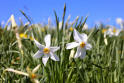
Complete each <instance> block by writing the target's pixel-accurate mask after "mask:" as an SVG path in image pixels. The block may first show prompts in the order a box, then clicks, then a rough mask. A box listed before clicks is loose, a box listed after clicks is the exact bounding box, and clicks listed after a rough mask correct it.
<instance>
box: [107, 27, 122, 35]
mask: <svg viewBox="0 0 124 83" xmlns="http://www.w3.org/2000/svg"><path fill="white" fill-rule="evenodd" d="M120 32H121V30H120V29H116V28H109V29H108V30H107V32H106V35H109V36H110V37H112V36H118V35H119V33H120Z"/></svg>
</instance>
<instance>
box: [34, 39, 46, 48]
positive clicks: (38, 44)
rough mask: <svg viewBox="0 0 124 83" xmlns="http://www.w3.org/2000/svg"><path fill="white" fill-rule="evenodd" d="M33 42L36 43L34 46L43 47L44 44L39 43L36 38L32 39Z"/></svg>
mask: <svg viewBox="0 0 124 83" xmlns="http://www.w3.org/2000/svg"><path fill="white" fill-rule="evenodd" d="M34 43H35V44H36V46H37V47H38V48H39V49H40V50H42V49H43V48H44V45H42V44H40V43H39V42H38V41H37V40H35V39H34Z"/></svg>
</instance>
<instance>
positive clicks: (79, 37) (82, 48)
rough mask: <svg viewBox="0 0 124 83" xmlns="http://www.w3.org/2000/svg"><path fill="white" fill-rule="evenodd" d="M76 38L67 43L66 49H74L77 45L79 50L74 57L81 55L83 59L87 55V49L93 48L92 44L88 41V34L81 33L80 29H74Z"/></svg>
mask: <svg viewBox="0 0 124 83" xmlns="http://www.w3.org/2000/svg"><path fill="white" fill-rule="evenodd" d="M73 36H74V40H75V42H71V43H68V44H66V49H72V48H75V47H77V52H76V54H75V56H74V58H78V57H80V58H81V59H83V58H84V56H85V55H86V50H90V49H91V48H92V46H91V44H89V43H87V39H88V37H87V35H86V34H84V33H82V34H80V33H79V32H78V31H76V30H75V29H74V33H73Z"/></svg>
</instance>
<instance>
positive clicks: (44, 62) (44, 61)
mask: <svg viewBox="0 0 124 83" xmlns="http://www.w3.org/2000/svg"><path fill="white" fill-rule="evenodd" d="M48 59H49V56H48V55H45V56H43V58H42V62H43V64H44V66H46V63H47V61H48Z"/></svg>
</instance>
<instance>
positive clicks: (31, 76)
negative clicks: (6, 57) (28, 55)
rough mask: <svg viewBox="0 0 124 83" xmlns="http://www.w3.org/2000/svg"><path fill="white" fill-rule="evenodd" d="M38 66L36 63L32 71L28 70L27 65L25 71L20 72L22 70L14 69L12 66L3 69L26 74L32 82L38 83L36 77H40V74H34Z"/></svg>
mask: <svg viewBox="0 0 124 83" xmlns="http://www.w3.org/2000/svg"><path fill="white" fill-rule="evenodd" d="M39 68H40V64H39V65H37V66H36V67H35V68H34V69H33V70H32V71H31V70H30V68H29V67H27V69H26V70H27V72H22V71H18V70H14V69H12V68H7V69H5V71H8V72H14V73H16V74H19V75H24V76H27V77H29V78H30V79H31V81H32V83H40V82H39V81H38V78H39V77H41V76H40V75H37V74H35V73H36V72H37V71H38V69H39Z"/></svg>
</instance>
